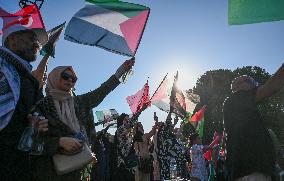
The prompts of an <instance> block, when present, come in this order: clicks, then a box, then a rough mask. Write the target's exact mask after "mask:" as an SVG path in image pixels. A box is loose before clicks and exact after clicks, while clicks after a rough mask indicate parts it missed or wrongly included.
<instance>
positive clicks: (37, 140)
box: [30, 116, 45, 155]
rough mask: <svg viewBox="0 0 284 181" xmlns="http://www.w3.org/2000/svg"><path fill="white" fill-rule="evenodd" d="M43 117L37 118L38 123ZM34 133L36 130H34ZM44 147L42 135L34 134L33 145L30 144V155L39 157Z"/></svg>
mask: <svg viewBox="0 0 284 181" xmlns="http://www.w3.org/2000/svg"><path fill="white" fill-rule="evenodd" d="M44 119H45V117H44V116H38V121H42V120H44ZM35 130H36V133H37V132H38V130H37V129H36V128H35ZM43 147H44V135H43V134H34V139H33V144H32V151H31V153H30V154H31V155H41V154H42V152H43Z"/></svg>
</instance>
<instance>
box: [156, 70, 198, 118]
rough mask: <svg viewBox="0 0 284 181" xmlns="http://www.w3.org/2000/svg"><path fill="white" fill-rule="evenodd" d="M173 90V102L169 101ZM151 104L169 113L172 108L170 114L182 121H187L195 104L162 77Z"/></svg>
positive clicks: (170, 81)
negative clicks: (175, 115)
mask: <svg viewBox="0 0 284 181" xmlns="http://www.w3.org/2000/svg"><path fill="white" fill-rule="evenodd" d="M173 88H174V89H175V90H174V92H173V93H174V95H173V100H172V101H171V100H170V97H171V93H172V89H173ZM151 103H152V104H153V105H155V106H156V107H158V108H159V109H161V110H162V111H165V112H170V107H171V106H172V112H173V113H175V114H177V115H178V116H179V117H180V118H182V119H187V118H189V117H190V116H189V115H191V113H192V112H193V110H194V108H195V106H196V103H195V102H193V101H192V100H190V99H189V98H188V96H185V94H184V93H183V91H181V90H179V89H178V88H177V87H176V86H173V81H172V80H170V79H168V78H167V75H166V76H165V77H164V79H163V80H162V82H161V83H160V85H159V87H158V89H157V90H156V92H155V93H154V94H153V96H152V98H151Z"/></svg>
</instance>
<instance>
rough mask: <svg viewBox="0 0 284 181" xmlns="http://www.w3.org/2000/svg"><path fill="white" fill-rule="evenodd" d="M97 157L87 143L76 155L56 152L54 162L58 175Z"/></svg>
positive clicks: (75, 168) (84, 164) (77, 167)
mask: <svg viewBox="0 0 284 181" xmlns="http://www.w3.org/2000/svg"><path fill="white" fill-rule="evenodd" d="M94 158H95V154H94V153H92V151H91V150H90V148H89V146H88V145H87V143H84V144H83V147H82V151H81V152H79V153H76V154H74V155H65V154H55V155H53V163H54V167H55V170H56V173H57V174H58V175H63V174H66V173H69V172H72V171H75V170H78V169H80V168H83V167H84V166H86V165H87V164H89V163H91V162H92V161H93V160H94Z"/></svg>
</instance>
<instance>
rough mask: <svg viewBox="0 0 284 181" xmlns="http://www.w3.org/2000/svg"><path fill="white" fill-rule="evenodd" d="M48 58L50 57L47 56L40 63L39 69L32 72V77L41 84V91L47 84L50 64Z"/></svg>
mask: <svg viewBox="0 0 284 181" xmlns="http://www.w3.org/2000/svg"><path fill="white" fill-rule="evenodd" d="M48 58H49V55H48V54H46V55H45V56H44V57H43V58H42V60H41V61H40V63H39V64H38V66H37V69H35V70H34V71H32V75H33V76H34V77H35V78H36V79H37V80H38V82H39V88H40V89H41V88H42V87H43V85H44V84H45V81H46V77H45V76H46V75H45V72H46V67H47V64H48Z"/></svg>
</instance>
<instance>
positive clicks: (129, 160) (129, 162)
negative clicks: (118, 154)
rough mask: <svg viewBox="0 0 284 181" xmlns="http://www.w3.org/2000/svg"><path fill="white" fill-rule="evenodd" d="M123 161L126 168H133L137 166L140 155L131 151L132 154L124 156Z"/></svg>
mask: <svg viewBox="0 0 284 181" xmlns="http://www.w3.org/2000/svg"><path fill="white" fill-rule="evenodd" d="M123 161H124V164H125V168H128V169H130V168H133V167H136V166H137V165H138V162H139V161H138V156H137V155H136V154H134V153H131V154H130V155H128V156H127V157H123Z"/></svg>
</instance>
